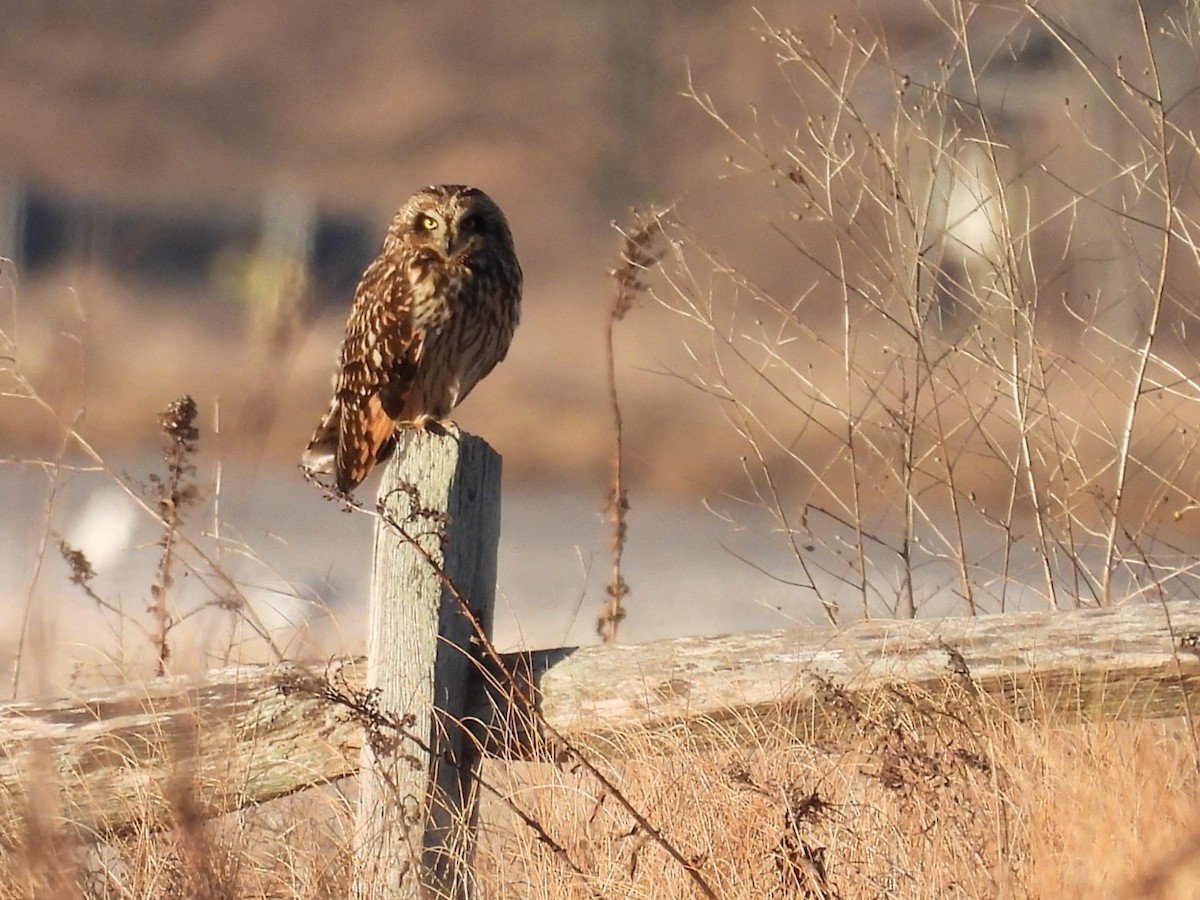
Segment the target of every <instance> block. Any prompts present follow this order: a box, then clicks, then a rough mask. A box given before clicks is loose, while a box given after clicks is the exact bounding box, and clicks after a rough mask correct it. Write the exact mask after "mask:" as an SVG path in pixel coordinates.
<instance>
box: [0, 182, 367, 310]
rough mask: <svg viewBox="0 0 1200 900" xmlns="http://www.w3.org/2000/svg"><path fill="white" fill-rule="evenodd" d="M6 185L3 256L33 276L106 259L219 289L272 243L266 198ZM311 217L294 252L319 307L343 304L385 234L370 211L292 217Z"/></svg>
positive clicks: (126, 271)
mask: <svg viewBox="0 0 1200 900" xmlns="http://www.w3.org/2000/svg"><path fill="white" fill-rule="evenodd" d="M5 184H6V189H5V198H4V203H3V204H0V210H3V212H4V215H2V216H0V223H2V224H3V227H4V230H5V232H6V235H7V237H6V238H5V240H4V241H3V242H0V247H2V248H3V250H2V251H0V254H2V255H4V256H7V257H8V258H10V259H13V260H14V261H15V262H16V263H17V265H18V267H19V268H20V270H21V271H22V272H23V273H24V274H26V275H30V276H36V275H37V274H39V273H40V272H42V271H44V270H47V269H52V268H54V267H56V266H61V265H66V264H72V263H84V264H87V265H99V266H103V267H104V268H106V269H107V270H108V271H110V272H111V273H112V274H114V275H117V276H118V277H121V278H123V279H127V280H129V281H132V282H136V283H142V284H145V285H147V286H153V285H155V284H161V283H164V282H165V283H168V284H171V285H174V286H177V287H184V288H187V287H193V288H194V287H211V286H213V281H214V276H215V275H216V274H217V273H218V272H219V270H220V268H221V266H222V259H223V257H225V256H227V255H229V254H231V253H235V254H236V253H253V252H254V248H256V247H258V246H259V245H260V244H262V243H263V242H264V241H269V239H270V235H271V234H272V224H273V222H274V221H276V219H274V218H273V217H272V216H271V215H270V212H271V204H268V205H267V206H266V207H265V208H264V210H262V211H261V212H260V213H259V214H258V215H253V214H250V213H249V212H246V211H240V212H239V211H235V210H227V209H205V208H203V207H196V206H190V205H188V206H179V207H177V208H170V207H160V206H147V205H130V206H116V205H113V204H111V203H109V202H106V201H103V200H95V199H88V198H83V197H79V196H73V195H71V194H69V193H66V192H64V191H61V190H57V191H56V190H53V189H47V188H40V187H35V186H23V185H21V184H20V183H19V182H18V181H16V180H15V179H10V180H8V181H7V182H5ZM298 220H309V221H304V222H303V224H301V225H300V226H299V227H300V228H301V230H303V231H304V232H305V235H304V236H303V238H302V239H301V241H300V245H299V246H298V247H296V246H294V247H293V248H291V249H290V250H289V252H295V253H297V254H298V255H300V256H301V257H302V258H301V259H300V262H301V263H302V264H303V265H304V266H305V267H306V270H307V272H308V278H309V280H310V282H311V284H310V296H311V298H312V299H313V301H314V302H315V303H317V304H318V305H322V306H323V305H326V304H329V303H344V302H345V298H346V297H347V296H348V295H349V294H350V293H351V292H352V291H353V289H354V285H355V284H356V283H357V280H358V278H359V276H360V275H361V274H362V271H363V269H364V268H365V267H366V265H367V263H368V262H369V261H370V259H371V258H372V257H373V256H374V254H375V253H376V252H377V249H378V248H377V244H378V240H379V236H378V235H377V234H376V231H377V230H378V229H377V228H376V227H375V225H374V223H373V222H372V221H370V219H368V218H367V217H365V216H353V215H348V214H341V215H339V214H331V213H325V212H322V211H320V210H311V211H310V210H305V209H304V208H303V205H301V207H300V210H299V211H295V210H293V211H292V215H291V217H290V218H289V220H288V221H290V222H292V223H293V224H294V223H295V222H297V221H298Z"/></svg>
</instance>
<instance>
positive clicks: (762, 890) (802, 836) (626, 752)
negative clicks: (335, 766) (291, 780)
mask: <svg viewBox="0 0 1200 900" xmlns="http://www.w3.org/2000/svg"><path fill="white" fill-rule="evenodd" d="M739 725H740V727H739V729H738V731H737V734H736V736H734V735H733V734H731V735H730V741H729V743H728V745H727V746H723V747H720V746H718V747H717V748H716V749H712V747H711V746H709V747H706V748H705V749H697V748H695V747H694V746H691V745H690V744H689V742H688V740H687V738H686V737H679V738H677V740H676V742H675V743H674V744H673V745H671V744H667V745H664V742H663V739H662V736H656V737H655V744H654V747H652V748H651V747H648V746H641V747H639V746H636V745H629V746H619V747H614V749H613V752H612V753H611V754H610V756H609V758H607V759H604V760H596V762H597V763H598V764H599V765H600V767H601V768H602V770H603V771H604V772H605V774H606V776H607V777H608V778H609V779H611V780H612V781H613V782H614V783H617V784H619V785H620V788H621V790H622V792H623V793H624V794H625V795H626V796H627V797H628V799H629V800H631V801H632V802H633V803H634V804H635V805H636V806H637V808H638V809H639V810H640V811H641V813H642V814H643V815H644V816H646V817H647V818H648V819H650V820H651V821H653V822H656V823H659V826H660V827H661V829H662V832H663V836H664V837H665V838H666V839H667V840H668V841H670V842H671V843H672V845H673V846H674V847H676V848H678V849H679V850H680V851H681V852H682V853H683V854H684V856H685V857H686V858H687V859H688V860H689V861H690V862H691V863H692V864H694V865H695V866H696V867H697V870H698V872H699V873H700V874H701V875H702V876H703V877H704V878H705V879H706V881H707V883H708V884H710V885H711V886H712V888H713V890H714V892H715V894H716V895H717V896H720V897H722V898H770V897H779V898H787V897H809V898H833V897H841V898H852V897H895V898H906V897H911V898H927V897H931V896H938V897H962V898H978V897H1013V898H1015V897H1044V898H1054V897H1075V896H1078V897H1088V896H1107V897H1156V898H1185V897H1197V896H1200V888H1198V887H1197V881H1196V877H1195V875H1196V871H1197V867H1198V866H1200V847H1198V842H1197V833H1198V829H1200V816H1198V814H1197V813H1198V810H1200V804H1198V802H1197V801H1198V800H1200V777H1198V775H1197V753H1196V746H1197V745H1196V742H1195V740H1194V738H1193V735H1192V734H1190V733H1189V732H1188V729H1187V727H1186V726H1185V725H1184V724H1183V723H1182V722H1180V721H1167V722H1103V723H1082V722H1057V723H1027V722H1016V721H1014V720H1012V719H1011V718H1009V717H1008V716H1006V715H1004V714H1001V713H999V712H996V711H995V710H988V709H985V708H982V707H980V706H978V705H976V704H975V703H974V702H973V701H971V700H969V699H967V698H963V699H960V700H957V701H951V702H947V703H946V704H944V705H935V704H932V703H930V702H928V701H922V700H920V699H919V698H918V699H915V700H906V701H897V702H895V703H891V704H889V705H887V706H886V707H880V708H874V709H865V710H862V711H861V718H860V724H859V727H858V729H857V731H856V732H855V733H853V734H851V735H849V736H847V737H846V738H844V739H841V740H838V741H830V742H827V743H825V744H823V745H803V744H795V743H790V742H788V741H787V740H786V739H783V738H782V735H781V733H780V731H779V730H778V726H777V724H775V723H770V722H759V723H752V722H742V723H739ZM751 733H757V734H758V735H759V738H758V739H757V740H756V739H753V738H750V739H748V738H747V735H748V734H751ZM483 776H484V779H485V780H486V781H488V783H489V784H491V785H492V786H494V787H495V788H497V790H498V792H499V796H496V797H493V796H489V798H488V799H486V800H485V802H484V807H483V814H482V822H481V833H482V840H481V846H480V850H479V854H478V859H477V872H478V877H479V879H480V887H481V895H482V896H487V897H494V896H510V897H523V898H525V897H528V898H547V900H549V898H554V900H559V898H573V897H581V898H582V897H587V898H592V897H629V898H656V900H658V898H664V900H665V898H676V897H679V898H683V897H695V896H696V886H695V883H694V882H693V881H692V880H691V879H690V878H689V877H688V876H687V874H686V873H685V872H684V870H683V869H682V867H681V866H680V865H678V864H677V863H676V862H675V861H674V860H672V859H671V858H670V857H669V856H668V855H667V854H666V853H665V852H664V851H663V850H662V848H661V847H659V846H658V845H656V843H655V842H654V841H651V840H650V839H648V837H647V835H646V833H645V832H644V831H643V830H641V829H640V828H639V827H638V826H637V825H636V823H635V822H634V821H633V820H632V819H631V818H630V816H629V815H628V814H627V813H626V812H625V811H624V810H623V809H622V808H621V806H620V805H619V804H617V803H615V802H614V800H613V797H612V796H611V795H609V794H607V793H606V792H605V791H604V790H603V789H601V788H599V787H598V786H597V782H596V781H595V780H594V779H593V778H591V777H590V776H589V775H588V774H587V773H586V772H584V771H583V770H581V769H573V768H569V767H566V766H558V765H553V764H550V763H540V764H533V763H501V762H491V763H488V764H486V765H485V767H484V770H483ZM173 796H174V798H175V799H174V801H173V810H174V818H175V826H174V827H173V828H171V829H170V830H168V831H166V832H159V833H134V834H131V835H128V836H125V837H123V838H120V839H109V840H105V841H101V842H98V843H94V842H90V841H87V840H85V839H82V838H81V837H80V836H79V835H75V834H70V833H61V832H58V831H56V826H55V825H53V824H52V819H51V817H49V816H48V815H45V813H46V812H47V809H48V807H47V806H46V804H45V801H46V798H35V801H34V805H33V806H32V807H31V812H30V815H29V816H28V817H27V819H26V828H25V831H24V833H23V834H22V835H20V836H19V837H18V842H17V844H16V845H15V846H12V847H10V852H8V853H6V854H4V856H3V858H0V885H3V887H0V898H4V900H8V898H14V900H16V898H21V900H24V898H32V897H54V898H58V897H77V896H89V897H149V896H188V897H202V898H234V897H238V898H240V897H281V898H282V897H296V898H309V897H312V898H318V897H330V896H345V895H346V892H347V890H348V884H349V880H350V871H351V868H350V866H351V850H350V845H351V842H352V832H353V820H354V815H353V801H354V798H353V795H351V796H344V795H342V794H341V793H339V792H336V791H329V790H325V791H318V792H312V793H310V794H306V795H304V796H302V797H299V798H295V799H292V800H288V801H279V802H276V803H272V804H268V805H267V806H265V807H263V808H261V809H258V810H253V811H249V812H246V813H242V814H235V815H230V816H226V817H224V818H222V819H220V820H216V821H213V822H203V821H200V820H198V819H196V817H195V814H194V808H193V803H192V801H191V799H190V796H189V794H188V792H187V785H186V782H185V781H184V782H181V783H180V784H179V785H178V790H177V792H176V793H175V794H174V795H173ZM514 806H515V807H517V808H519V809H520V810H521V811H522V812H523V813H524V814H525V815H527V816H529V817H531V818H533V819H534V820H535V821H536V822H537V823H538V824H539V828H540V829H541V832H542V833H543V834H545V835H548V836H549V837H550V838H552V839H553V840H554V841H556V842H557V843H558V844H559V845H560V846H561V851H562V854H563V855H565V856H566V858H567V859H569V862H570V865H565V864H564V862H563V859H562V857H561V855H559V854H556V853H553V852H551V850H550V849H549V848H548V847H547V845H546V843H545V842H544V841H543V840H542V839H541V837H540V836H539V834H538V833H536V832H534V831H533V830H531V829H530V828H528V827H526V825H524V824H523V823H522V822H521V821H520V819H519V818H518V817H517V816H516V815H515V814H514V809H513V807H514Z"/></svg>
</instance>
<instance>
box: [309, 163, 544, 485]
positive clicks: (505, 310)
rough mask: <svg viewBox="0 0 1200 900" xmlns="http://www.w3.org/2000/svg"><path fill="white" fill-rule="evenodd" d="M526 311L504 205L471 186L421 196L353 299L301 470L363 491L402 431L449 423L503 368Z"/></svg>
mask: <svg viewBox="0 0 1200 900" xmlns="http://www.w3.org/2000/svg"><path fill="white" fill-rule="evenodd" d="M520 307H521V266H520V264H519V263H518V262H517V255H516V251H515V250H514V248H513V239H512V233H511V232H510V231H509V227H508V221H507V220H506V219H505V218H504V213H502V212H501V211H500V207H498V206H497V205H496V204H495V202H493V201H492V199H491V198H490V197H488V195H487V194H485V193H483V191H480V190H478V189H476V188H472V187H466V186H464V185H458V184H443V185H435V186H432V187H427V188H424V189H423V190H420V191H417V192H416V193H415V194H413V195H412V196H411V197H409V198H408V200H407V201H406V202H405V203H404V205H403V206H402V207H400V211H399V212H398V213H396V217H395V218H394V219H392V224H391V226H390V227H389V228H388V231H387V235H386V237H384V240H383V251H382V252H381V253H380V254H379V257H378V258H377V259H376V260H375V261H374V262H373V263H371V265H370V266H368V267H367V270H366V272H365V273H363V276H362V279H361V280H360V281H359V283H358V287H357V289H355V292H354V304H353V307H352V308H351V310H350V320H349V322H348V323H347V325H346V337H345V340H344V342H343V343H342V352H341V359H340V364H339V368H338V373H337V375H336V377H335V379H334V392H333V402H332V404H331V405H330V407H329V412H327V413H326V414H325V417H324V418H323V419H322V420H321V423H320V425H318V426H317V431H316V434H314V435H313V438H312V440H311V441H309V443H308V447H307V448H306V449H305V451H304V455H303V457H302V460H301V465H302V466H303V467H304V469H305V470H307V471H308V472H309V473H310V474H325V475H328V474H332V475H333V481H334V484H335V485H336V487H337V490H338V491H339V492H340V493H348V492H350V491H352V490H354V488H355V487H357V486H358V485H359V483H361V482H362V480H363V479H364V478H365V477H366V476H367V473H368V472H370V471H371V467H372V466H374V465H375V463H376V462H379V461H381V460H383V459H385V458H386V457H387V456H388V454H389V453H390V452H391V451H392V448H393V447H394V445H395V431H396V428H397V427H416V428H424V427H426V426H428V425H430V424H431V423H437V422H442V421H445V420H446V419H447V418H448V417H449V415H450V411H451V410H453V409H454V407H455V406H457V405H458V404H459V403H461V402H462V401H463V399H465V398H466V396H467V394H469V393H470V392H471V389H472V388H473V387H475V385H476V384H478V383H479V380H480V379H481V378H483V377H484V376H485V375H487V374H488V373H489V372H490V371H492V369H493V368H494V367H495V366H496V364H497V363H498V362H500V361H501V360H502V359H504V357H505V356H506V355H507V353H508V347H509V344H510V343H511V342H512V337H513V332H514V331H515V330H516V327H517V320H518V318H519V316H520Z"/></svg>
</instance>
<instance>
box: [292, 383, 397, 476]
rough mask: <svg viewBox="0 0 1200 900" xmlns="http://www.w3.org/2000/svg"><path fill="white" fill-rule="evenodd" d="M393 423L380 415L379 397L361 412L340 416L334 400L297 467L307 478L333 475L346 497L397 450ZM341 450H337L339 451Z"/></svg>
mask: <svg viewBox="0 0 1200 900" xmlns="http://www.w3.org/2000/svg"><path fill="white" fill-rule="evenodd" d="M394 430H395V423H394V422H393V421H392V419H391V418H390V417H389V416H388V415H387V414H386V413H385V412H384V411H383V409H382V407H381V406H380V403H379V400H378V397H374V398H371V399H369V400H368V402H367V404H366V408H365V409H364V410H362V411H352V414H351V415H350V416H348V417H347V416H344V415H343V409H342V402H341V400H340V399H338V398H336V397H335V398H334V400H333V402H332V403H331V404H330V405H329V412H327V413H325V416H324V418H322V419H321V423H320V424H319V425H318V426H317V430H316V432H315V433H314V434H313V436H312V440H310V441H309V442H308V446H307V447H306V448H304V453H303V455H302V456H301V457H300V465H301V466H302V467H303V468H304V469H305V471H306V472H308V473H309V474H310V475H333V476H334V484H335V485H336V486H337V489H338V490H339V491H340V492H342V493H349V492H350V491H352V490H354V489H355V488H356V487H358V485H359V483H360V482H361V481H362V480H363V479H364V478H366V477H367V473H368V472H370V471H371V468H372V467H373V466H374V465H375V464H376V463H379V462H383V461H384V460H386V459H387V458H388V457H389V456H391V454H392V451H393V450H394V449H395V447H396V438H395V435H394V433H393V432H394ZM339 447H340V449H339Z"/></svg>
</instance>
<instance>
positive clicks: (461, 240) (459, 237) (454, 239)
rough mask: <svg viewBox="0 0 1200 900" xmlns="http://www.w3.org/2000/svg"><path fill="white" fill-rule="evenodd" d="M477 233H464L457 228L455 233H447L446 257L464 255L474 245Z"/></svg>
mask: <svg viewBox="0 0 1200 900" xmlns="http://www.w3.org/2000/svg"><path fill="white" fill-rule="evenodd" d="M474 240H475V235H473V234H463V233H462V232H461V231H458V230H457V229H455V231H454V233H453V234H448V235H446V259H453V258H454V257H456V256H463V255H465V254H467V253H469V252H470V251H471V248H472V247H473V246H474Z"/></svg>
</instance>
